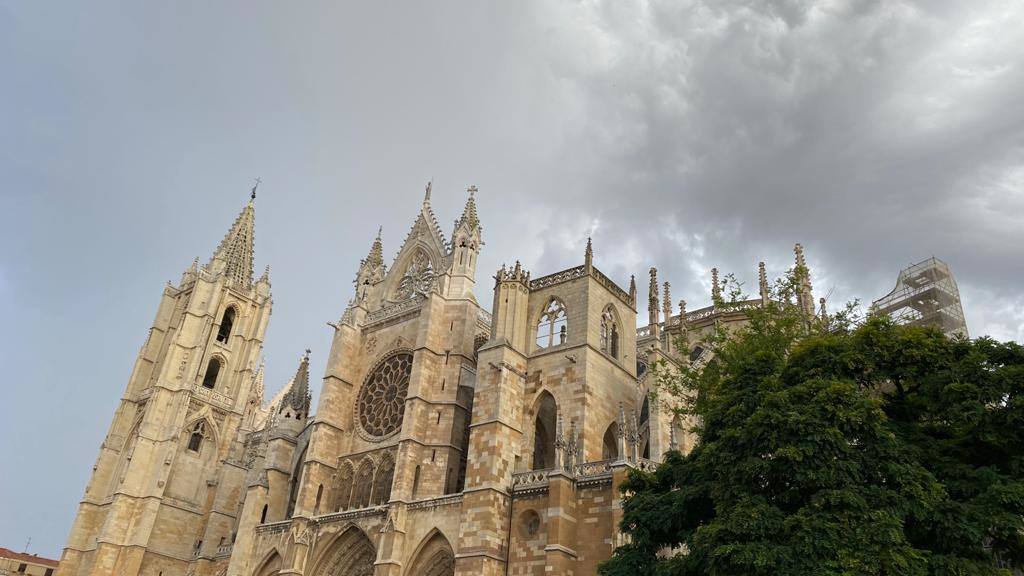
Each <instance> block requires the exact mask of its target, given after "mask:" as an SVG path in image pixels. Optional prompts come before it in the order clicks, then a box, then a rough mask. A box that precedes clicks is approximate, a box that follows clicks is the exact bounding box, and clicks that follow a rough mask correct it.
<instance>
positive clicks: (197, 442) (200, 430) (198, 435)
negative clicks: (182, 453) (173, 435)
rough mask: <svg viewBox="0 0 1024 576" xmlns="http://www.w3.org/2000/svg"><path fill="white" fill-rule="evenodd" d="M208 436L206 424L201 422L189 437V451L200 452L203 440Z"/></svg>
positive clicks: (197, 423)
mask: <svg viewBox="0 0 1024 576" xmlns="http://www.w3.org/2000/svg"><path fill="white" fill-rule="evenodd" d="M205 436H206V423H205V422H203V421H202V420H200V421H199V422H196V425H195V426H194V427H193V428H192V435H191V436H189V437H188V449H189V450H191V451H193V452H199V449H200V448H202V446H203V438H204V437H205Z"/></svg>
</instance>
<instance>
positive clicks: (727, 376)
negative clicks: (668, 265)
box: [601, 270, 1024, 575]
mask: <svg viewBox="0 0 1024 576" xmlns="http://www.w3.org/2000/svg"><path fill="white" fill-rule="evenodd" d="M802 273H805V271H801V270H797V271H795V274H794V275H793V276H791V277H790V278H788V279H786V280H784V281H782V282H779V283H777V285H776V288H775V291H774V298H775V299H776V300H779V301H783V302H790V301H792V300H793V299H794V297H795V295H796V293H797V292H798V290H799V284H800V275H801V274H802ZM732 294H734V296H735V294H737V292H736V291H733V292H732ZM723 305H728V303H724V304H723ZM824 328H825V327H824V326H821V325H820V324H818V325H816V326H811V325H810V323H809V322H808V319H806V318H805V317H804V316H803V315H802V314H801V313H800V312H799V310H798V308H797V307H796V306H791V305H780V306H773V307H769V308H768V309H764V310H756V311H752V312H751V313H750V314H749V323H748V324H747V325H746V326H745V327H744V328H741V329H739V330H737V331H734V332H733V333H732V334H725V333H724V332H722V333H718V334H716V335H715V336H714V337H712V338H710V339H709V340H710V341H709V342H705V343H704V345H706V346H711V347H712V348H713V349H714V351H715V359H714V361H712V362H711V363H710V364H708V365H707V366H706V367H705V368H704V369H702V370H688V369H686V368H684V369H682V371H681V372H678V371H676V372H672V371H667V370H659V371H658V376H659V388H660V392H659V393H661V394H669V395H673V396H676V397H677V398H679V399H681V400H683V401H684V403H683V404H684V407H683V408H682V411H684V412H686V413H688V414H692V415H694V416H697V417H698V420H699V422H700V424H699V425H698V427H697V429H696V432H697V433H698V434H699V436H700V441H699V442H698V443H697V445H696V446H695V447H694V449H693V450H692V451H691V452H690V453H689V454H688V455H685V456H684V455H681V454H678V453H670V454H668V455H667V458H666V462H665V463H664V464H663V465H662V466H660V467H659V468H658V469H657V470H656V471H655V472H653V473H642V472H639V471H634V472H633V473H631V475H630V477H629V479H628V480H627V482H626V483H625V484H624V485H623V489H624V490H625V491H626V494H627V497H626V500H625V503H624V519H623V523H622V529H623V530H624V531H625V532H626V533H627V534H628V535H629V536H630V539H631V542H630V544H628V545H625V546H622V547H620V548H618V549H617V550H616V552H615V555H614V556H613V558H612V559H610V560H609V561H608V562H606V563H605V564H604V565H603V566H602V567H601V573H602V574H605V575H625V574H681V575H691V574H693V575H696V574H701V575H704V574H722V575H755V574H773V575H775V574H801V575H806V574H950V575H952V574H964V575H966V574H997V573H1001V572H999V571H998V569H997V568H996V562H995V558H994V554H999V555H1000V557H1001V558H1003V559H1006V560H1012V561H1015V562H1016V561H1018V560H1020V559H1021V551H1022V546H1021V536H1020V535H1021V533H1022V528H1024V526H1021V518H1022V514H1024V506H1022V503H1024V498H1022V496H1024V488H1022V484H1021V482H1020V479H1021V470H1022V468H1021V459H1020V454H1021V453H1022V452H1021V433H1022V432H1021V430H1024V428H1022V427H1021V426H1020V424H1021V422H1020V419H1021V417H1022V415H1021V412H1020V408H1019V407H1018V405H1017V403H1018V402H1019V401H1018V400H1016V399H1017V398H1018V397H1019V395H1018V394H1017V390H1018V389H1019V387H1020V386H1022V385H1024V378H1022V375H1024V372H1022V370H1024V357H1022V353H1021V349H1020V347H1019V346H1017V345H1016V344H997V343H995V342H992V341H990V340H985V339H982V340H978V341H975V342H968V341H950V340H948V339H946V338H945V337H943V336H942V335H941V334H940V333H938V332H936V331H932V330H927V329H921V328H908V327H902V326H895V325H893V324H892V323H891V322H888V321H886V320H881V319H871V320H869V321H867V322H866V323H864V324H863V325H862V326H859V327H856V328H854V327H853V325H852V323H851V322H850V316H849V314H848V313H844V314H841V315H840V316H839V317H838V318H834V319H833V320H832V321H831V322H830V323H829V329H827V330H826V329H824ZM666 551H672V552H671V553H669V554H665V553H664V552H666ZM1002 573H1005V572H1002Z"/></svg>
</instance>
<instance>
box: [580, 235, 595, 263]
mask: <svg viewBox="0 0 1024 576" xmlns="http://www.w3.org/2000/svg"><path fill="white" fill-rule="evenodd" d="M583 261H584V263H585V264H586V265H587V267H588V268H589V267H591V266H593V265H594V245H593V244H592V243H591V241H590V236H587V250H586V252H584V253H583Z"/></svg>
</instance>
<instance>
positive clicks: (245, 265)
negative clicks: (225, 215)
mask: <svg viewBox="0 0 1024 576" xmlns="http://www.w3.org/2000/svg"><path fill="white" fill-rule="evenodd" d="M255 189H256V188H255V187H253V190H254V191H255ZM255 227H256V211H255V209H254V208H253V203H252V200H250V201H249V203H248V204H246V205H245V207H244V208H242V212H241V213H239V214H238V217H237V218H235V222H234V224H232V225H231V229H230V230H228V233H227V234H226V235H225V236H224V239H223V240H221V242H220V245H219V246H217V250H216V251H214V253H213V257H211V258H210V264H213V262H214V261H215V260H218V259H219V260H221V261H223V263H224V268H223V270H224V275H225V276H226V277H227V278H228V279H230V280H231V281H233V282H236V283H238V284H240V285H242V286H244V287H246V288H248V287H250V286H252V276H253V241H254V239H255V235H256V232H255Z"/></svg>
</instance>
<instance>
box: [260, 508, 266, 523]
mask: <svg viewBox="0 0 1024 576" xmlns="http://www.w3.org/2000/svg"><path fill="white" fill-rule="evenodd" d="M266 523H267V505H266V504H264V505H263V512H262V513H261V514H260V524H266Z"/></svg>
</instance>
